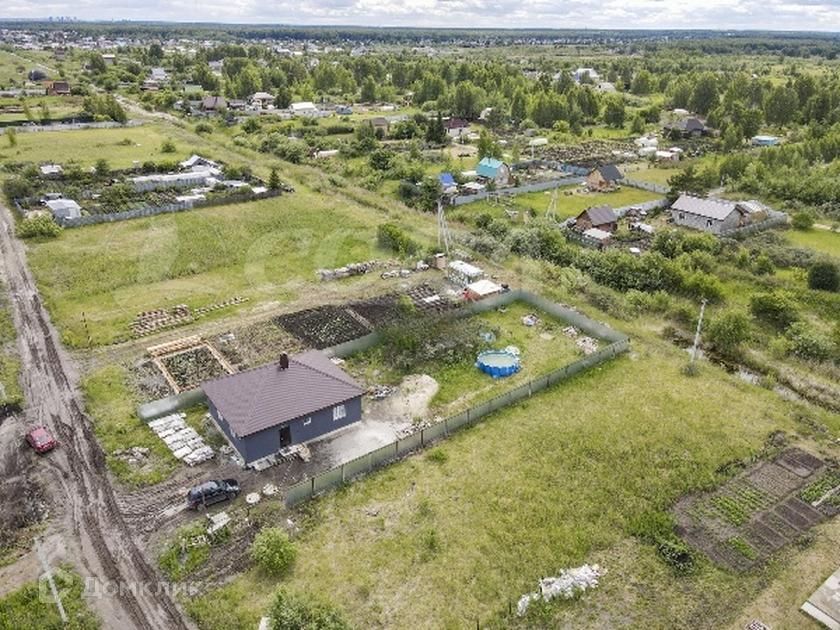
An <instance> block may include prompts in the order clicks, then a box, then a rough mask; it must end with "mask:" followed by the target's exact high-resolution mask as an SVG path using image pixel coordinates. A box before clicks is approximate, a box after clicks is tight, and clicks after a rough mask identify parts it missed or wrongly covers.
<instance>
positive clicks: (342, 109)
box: [335, 105, 353, 116]
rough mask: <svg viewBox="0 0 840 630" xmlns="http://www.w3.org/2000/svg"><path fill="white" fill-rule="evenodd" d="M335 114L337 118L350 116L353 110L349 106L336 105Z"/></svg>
mask: <svg viewBox="0 0 840 630" xmlns="http://www.w3.org/2000/svg"><path fill="white" fill-rule="evenodd" d="M335 113H336V115H338V116H350V115H351V114H352V113H353V108H352V107H350V106H349V105H336V108H335Z"/></svg>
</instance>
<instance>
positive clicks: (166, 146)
mask: <svg viewBox="0 0 840 630" xmlns="http://www.w3.org/2000/svg"><path fill="white" fill-rule="evenodd" d="M175 151H177V149H176V148H175V143H174V142H172V140H164V141H163V144H161V145H160V152H161V153H175Z"/></svg>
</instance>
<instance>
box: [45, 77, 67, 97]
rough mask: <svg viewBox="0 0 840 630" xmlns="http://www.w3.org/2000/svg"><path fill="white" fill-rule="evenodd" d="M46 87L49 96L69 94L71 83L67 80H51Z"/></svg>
mask: <svg viewBox="0 0 840 630" xmlns="http://www.w3.org/2000/svg"><path fill="white" fill-rule="evenodd" d="M46 88H47V96H67V95H69V94H70V84H69V83H68V82H67V81H49V82H48V83H47V84H46Z"/></svg>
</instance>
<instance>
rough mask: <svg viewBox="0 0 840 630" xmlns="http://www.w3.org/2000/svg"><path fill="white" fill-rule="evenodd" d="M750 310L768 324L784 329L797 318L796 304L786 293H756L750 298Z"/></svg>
mask: <svg viewBox="0 0 840 630" xmlns="http://www.w3.org/2000/svg"><path fill="white" fill-rule="evenodd" d="M750 312H751V313H752V314H753V316H754V317H756V318H757V319H760V320H762V321H764V322H766V323H768V324H771V325H773V326H776V327H777V328H780V329H784V328H787V327H788V326H790V325H791V324H792V323H793V322H795V321H796V320H797V319H799V312H798V311H797V309H796V304H794V302H793V300H792V299H791V298H790V296H789V295H788V294H787V293H783V292H781V291H773V292H771V293H757V294H756V295H753V296H752V297H751V298H750Z"/></svg>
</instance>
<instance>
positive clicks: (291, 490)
mask: <svg viewBox="0 0 840 630" xmlns="http://www.w3.org/2000/svg"><path fill="white" fill-rule="evenodd" d="M311 498H312V479H304V480H303V481H301V482H300V483H296V484H295V485H293V486H289V487H288V488H287V489H286V505H289V506H292V505H296V504H297V503H301V502H302V501H306V500H308V499H311Z"/></svg>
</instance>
